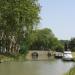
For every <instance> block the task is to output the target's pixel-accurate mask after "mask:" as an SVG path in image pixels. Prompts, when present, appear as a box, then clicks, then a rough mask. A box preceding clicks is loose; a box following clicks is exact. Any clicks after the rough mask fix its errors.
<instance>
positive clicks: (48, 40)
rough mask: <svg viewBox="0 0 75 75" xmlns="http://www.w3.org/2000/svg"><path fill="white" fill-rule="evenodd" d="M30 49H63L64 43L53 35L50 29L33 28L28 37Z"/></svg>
mask: <svg viewBox="0 0 75 75" xmlns="http://www.w3.org/2000/svg"><path fill="white" fill-rule="evenodd" d="M29 38H30V39H29V41H30V45H29V48H30V49H31V50H50V49H51V50H56V51H63V49H64V45H63V44H62V43H61V42H60V41H59V40H58V39H57V38H56V37H55V35H54V34H53V32H52V31H51V29H48V28H44V29H37V30H33V32H32V33H31V34H30V37H29Z"/></svg>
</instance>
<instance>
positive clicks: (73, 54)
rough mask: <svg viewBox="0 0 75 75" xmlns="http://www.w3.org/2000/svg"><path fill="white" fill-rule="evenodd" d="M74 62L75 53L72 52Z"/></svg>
mask: <svg viewBox="0 0 75 75" xmlns="http://www.w3.org/2000/svg"><path fill="white" fill-rule="evenodd" d="M72 56H73V60H74V61H75V52H72Z"/></svg>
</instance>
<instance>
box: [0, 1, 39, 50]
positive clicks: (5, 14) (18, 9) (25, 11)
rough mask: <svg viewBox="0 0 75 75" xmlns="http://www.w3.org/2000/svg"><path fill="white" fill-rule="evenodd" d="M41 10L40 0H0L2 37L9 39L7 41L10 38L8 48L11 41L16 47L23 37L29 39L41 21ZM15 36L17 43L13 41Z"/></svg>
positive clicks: (0, 30)
mask: <svg viewBox="0 0 75 75" xmlns="http://www.w3.org/2000/svg"><path fill="white" fill-rule="evenodd" d="M39 11H40V6H39V3H38V0H0V32H1V39H2V38H4V39H7V40H5V41H6V43H7V42H8V40H10V43H8V44H9V45H8V44H7V45H8V48H6V49H9V48H10V44H11V43H12V46H13V47H14V48H15V45H16V44H19V45H20V41H21V40H22V39H26V41H28V40H29V34H30V32H31V31H32V29H33V28H34V26H36V25H37V24H38V22H39V19H40V18H39ZM23 28H26V30H25V31H24V30H23ZM3 35H4V36H5V37H4V36H3ZM13 36H14V39H15V43H14V42H13V41H12V39H13ZM24 36H25V38H24ZM12 46H11V47H12ZM8 51H9V50H8Z"/></svg>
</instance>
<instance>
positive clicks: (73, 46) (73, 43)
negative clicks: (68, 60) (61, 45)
mask: <svg viewBox="0 0 75 75" xmlns="http://www.w3.org/2000/svg"><path fill="white" fill-rule="evenodd" d="M69 48H70V50H71V51H75V38H72V39H71V40H70V42H69Z"/></svg>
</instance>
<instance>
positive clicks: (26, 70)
mask: <svg viewBox="0 0 75 75" xmlns="http://www.w3.org/2000/svg"><path fill="white" fill-rule="evenodd" d="M73 66H74V63H73V62H63V61H62V60H60V59H59V60H49V61H25V62H4V63H1V64H0V75H63V74H64V73H65V72H67V71H68V70H69V69H70V68H71V67H73Z"/></svg>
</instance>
